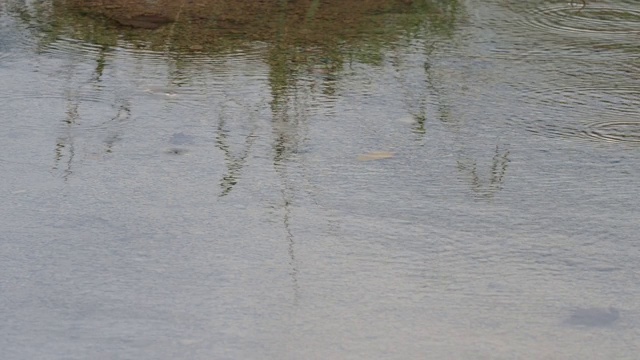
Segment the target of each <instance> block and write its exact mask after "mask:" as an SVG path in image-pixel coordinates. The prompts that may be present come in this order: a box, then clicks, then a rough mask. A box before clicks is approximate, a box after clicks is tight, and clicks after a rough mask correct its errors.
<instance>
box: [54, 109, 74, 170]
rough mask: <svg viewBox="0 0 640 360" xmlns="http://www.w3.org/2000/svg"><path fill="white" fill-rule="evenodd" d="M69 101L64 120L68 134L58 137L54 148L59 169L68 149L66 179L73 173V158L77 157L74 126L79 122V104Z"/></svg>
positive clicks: (55, 163)
mask: <svg viewBox="0 0 640 360" xmlns="http://www.w3.org/2000/svg"><path fill="white" fill-rule="evenodd" d="M68 101H69V103H68V104H67V112H66V117H65V119H64V120H63V121H64V123H65V132H66V136H64V137H58V140H57V141H56V147H55V149H54V152H55V160H54V164H53V169H54V170H57V169H58V167H59V164H60V163H61V162H62V158H63V157H64V156H65V154H64V152H65V150H67V152H68V154H67V156H68V160H67V161H66V163H65V169H64V170H63V175H62V178H63V179H64V180H65V181H66V180H68V179H69V176H71V174H72V173H73V171H72V170H71V165H72V164H73V158H74V157H75V147H74V141H73V133H72V128H73V127H74V126H75V125H76V124H77V123H78V118H79V114H78V104H77V103H74V102H72V101H71V99H68Z"/></svg>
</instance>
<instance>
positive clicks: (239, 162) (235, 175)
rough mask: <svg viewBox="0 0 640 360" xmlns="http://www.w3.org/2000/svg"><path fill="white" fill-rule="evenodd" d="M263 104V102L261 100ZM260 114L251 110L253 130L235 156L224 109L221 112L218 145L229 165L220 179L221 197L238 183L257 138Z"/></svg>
mask: <svg viewBox="0 0 640 360" xmlns="http://www.w3.org/2000/svg"><path fill="white" fill-rule="evenodd" d="M259 104H261V102H259ZM257 114H258V111H257V109H254V111H251V112H250V117H249V119H248V120H249V122H250V123H252V127H251V131H250V133H249V135H247V137H246V138H245V141H244V147H243V149H242V151H241V153H240V156H235V155H234V154H233V151H232V150H231V146H230V145H229V144H228V140H229V139H228V138H227V131H226V130H225V129H224V127H225V124H226V119H225V114H224V109H223V110H222V111H221V112H220V118H219V121H218V128H217V131H216V146H217V147H218V149H220V150H221V151H222V152H223V153H224V160H225V163H226V166H227V171H226V173H225V174H224V175H223V176H222V179H220V188H221V191H220V195H219V197H223V196H227V195H228V194H229V193H230V192H231V190H233V187H234V186H235V185H236V184H237V183H238V179H239V177H240V172H241V171H242V168H243V167H244V165H245V162H246V161H247V158H248V156H249V154H250V153H251V148H252V147H253V143H254V142H255V139H256V135H255V132H256V128H257V125H256V120H257V119H256V116H257Z"/></svg>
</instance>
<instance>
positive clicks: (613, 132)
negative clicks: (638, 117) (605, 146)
mask: <svg viewBox="0 0 640 360" xmlns="http://www.w3.org/2000/svg"><path fill="white" fill-rule="evenodd" d="M582 135H584V136H586V137H588V138H592V139H596V140H603V141H608V142H630V143H637V144H640V121H611V122H601V123H593V124H590V125H588V126H587V128H586V129H585V130H583V131H582Z"/></svg>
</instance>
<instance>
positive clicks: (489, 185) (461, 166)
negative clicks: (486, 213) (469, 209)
mask: <svg viewBox="0 0 640 360" xmlns="http://www.w3.org/2000/svg"><path fill="white" fill-rule="evenodd" d="M457 163H458V170H459V171H460V173H461V175H463V178H464V179H465V180H466V181H467V182H468V183H469V186H470V187H471V190H472V191H473V192H474V193H475V194H476V195H477V196H478V197H479V198H484V199H491V198H493V197H494V196H495V193H496V192H498V191H500V190H501V189H502V187H503V185H504V177H505V175H506V173H507V166H508V164H509V150H508V149H501V148H500V147H499V146H496V150H495V155H494V156H493V158H492V159H491V164H490V165H489V169H488V174H487V176H486V179H483V178H482V176H481V175H480V174H479V171H478V166H477V160H475V159H472V158H469V159H466V158H463V159H459V160H457Z"/></svg>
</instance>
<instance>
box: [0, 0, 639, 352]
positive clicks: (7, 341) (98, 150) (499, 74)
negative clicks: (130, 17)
mask: <svg viewBox="0 0 640 360" xmlns="http://www.w3.org/2000/svg"><path fill="white" fill-rule="evenodd" d="M24 3H25V2H19V1H8V0H0V83H1V85H0V123H1V125H2V127H1V129H2V130H0V167H1V169H2V172H1V173H0V194H2V200H3V201H2V203H3V206H2V207H1V208H0V309H2V312H0V335H1V336H0V358H2V359H251V358H255V359H264V358H273V359H314V358H317V359H326V358H345V359H371V358H396V359H407V358H429V359H513V358H524V359H540V358H550V359H634V358H637V354H638V353H640V340H639V339H640V328H639V325H640V303H639V302H638V299H639V298H640V285H639V284H640V274H639V273H640V261H639V259H640V238H639V234H640V207H639V206H638V204H639V203H640V193H639V191H638V185H639V180H638V179H640V110H639V109H640V62H639V60H638V59H640V47H638V44H640V3H637V2H635V1H614V0H611V1H598V2H593V3H590V4H589V6H588V7H587V8H585V9H582V10H580V12H578V10H579V6H578V5H574V6H572V5H571V4H568V3H566V2H560V1H527V2H517V1H503V0H495V1H483V2H476V1H465V2H461V3H459V4H458V6H459V9H458V10H457V13H456V17H455V26H454V27H453V28H452V29H451V30H450V31H448V32H443V33H439V32H437V31H427V30H425V31H423V32H418V33H417V34H414V35H407V37H405V38H401V39H399V40H396V41H395V43H393V44H389V46H388V48H386V49H385V51H384V56H383V57H382V58H381V59H380V60H379V62H377V63H371V62H366V61H361V60H359V59H358V57H357V56H354V57H353V59H352V60H350V61H349V62H347V63H345V64H344V65H343V66H342V67H341V69H340V71H339V72H338V73H337V74H332V73H327V71H326V69H325V68H324V67H323V65H322V62H320V63H319V64H320V65H315V66H313V67H310V68H309V69H307V70H306V71H303V72H298V73H296V77H295V78H294V80H295V81H294V83H293V84H289V85H290V86H289V88H288V90H287V92H286V94H285V95H284V98H285V100H284V101H283V100H282V99H281V98H280V99H279V100H278V101H276V100H274V98H275V95H274V93H276V92H274V90H273V86H272V81H273V80H272V79H273V77H274V75H273V72H272V71H270V68H269V64H268V63H267V62H266V61H265V60H264V58H265V53H266V52H267V51H268V50H267V49H268V44H264V43H261V42H258V43H255V44H253V45H252V47H249V48H243V49H241V50H237V51H231V52H229V53H226V54H219V55H217V56H215V57H214V56H210V55H207V54H198V53H195V54H188V55H181V56H177V55H176V56H172V54H171V53H170V52H155V51H151V50H144V49H138V48H136V47H134V46H131V45H130V44H129V43H127V42H126V41H125V40H124V39H121V40H119V46H118V47H112V48H109V49H108V51H105V50H104V48H102V47H101V46H98V45H95V44H92V43H90V42H85V41H80V40H76V39H74V38H72V37H70V36H69V37H64V36H59V37H58V38H56V39H54V40H52V41H50V42H46V41H42V38H46V33H42V32H41V30H38V29H37V28H36V30H34V29H33V27H30V26H29V25H28V24H33V23H34V22H33V21H32V22H29V21H26V20H24V15H23V16H22V18H21V17H20V16H19V14H24V13H34V14H35V13H37V12H36V11H35V10H33V4H34V3H39V2H28V1H27V2H26V5H24ZM16 9H21V11H22V12H21V11H17V10H16ZM327 66H328V67H330V64H329V65H327ZM374 151H384V152H389V153H393V157H391V158H386V159H381V160H373V161H358V156H359V155H361V154H366V153H369V152H374Z"/></svg>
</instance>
